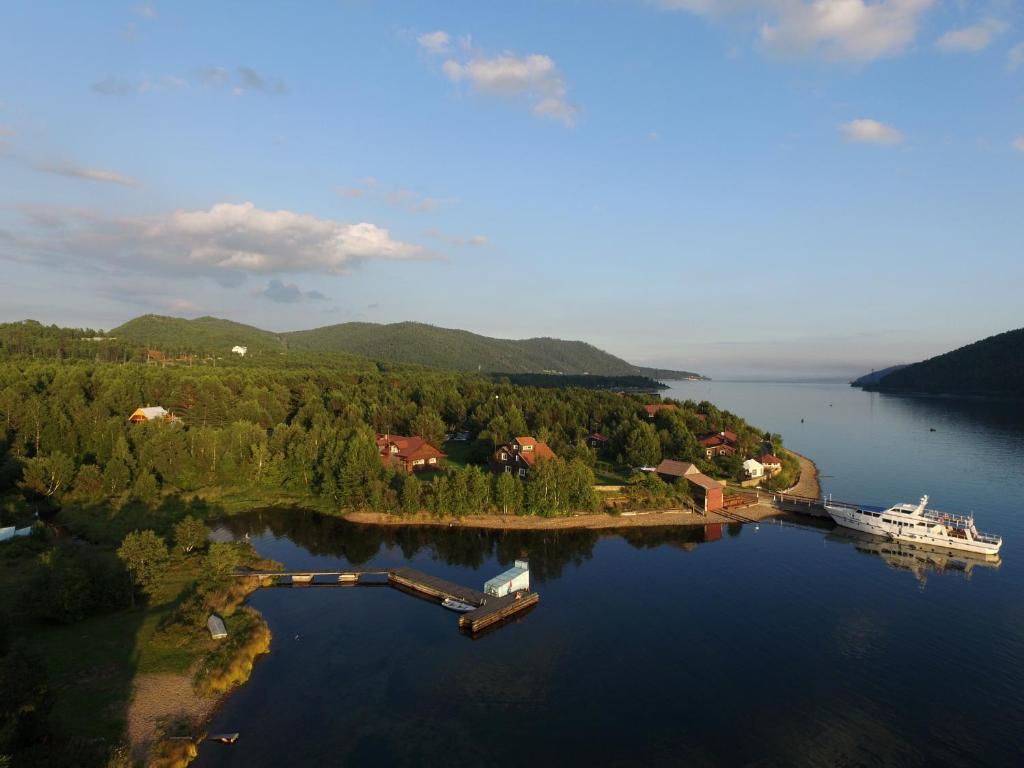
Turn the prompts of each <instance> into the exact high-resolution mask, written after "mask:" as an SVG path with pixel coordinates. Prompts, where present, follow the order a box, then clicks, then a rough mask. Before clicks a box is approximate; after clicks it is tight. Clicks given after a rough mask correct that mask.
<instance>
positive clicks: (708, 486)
mask: <svg viewBox="0 0 1024 768" xmlns="http://www.w3.org/2000/svg"><path fill="white" fill-rule="evenodd" d="M686 479H687V481H688V482H691V483H693V484H694V485H697V486H700V487H701V488H703V489H704V490H705V491H713V490H716V489H717V490H722V484H721V483H719V482H718V481H717V480H712V479H711V478H710V477H708V476H707V475H704V474H701V473H700V472H697V473H696V474H693V475H687V476H686Z"/></svg>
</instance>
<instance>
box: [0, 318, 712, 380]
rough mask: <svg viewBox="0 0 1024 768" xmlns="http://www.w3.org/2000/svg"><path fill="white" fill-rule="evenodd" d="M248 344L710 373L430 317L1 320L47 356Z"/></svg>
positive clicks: (203, 353) (288, 354) (254, 355)
mask: <svg viewBox="0 0 1024 768" xmlns="http://www.w3.org/2000/svg"><path fill="white" fill-rule="evenodd" d="M236 346H241V347H246V348H247V353H246V358H245V359H246V360H247V361H249V360H253V359H256V360H258V361H260V362H263V363H270V362H272V361H274V360H278V361H290V362H300V361H302V362H311V361H312V360H313V359H314V358H316V357H318V356H323V355H329V356H332V357H333V358H350V357H351V356H359V357H360V358H363V359H364V360H366V359H369V360H375V361H380V362H383V363H392V364H415V365H424V366H429V367H432V368H441V369H445V370H453V371H474V372H475V371H479V372H482V373H508V374H522V373H563V374H570V375H580V374H593V375H596V376H647V377H652V378H659V379H683V378H702V377H701V376H700V374H696V373H690V372H687V371H672V370H663V369H657V370H655V369H651V368H642V367H640V366H636V365H633V364H632V363H629V362H626V361H625V360H623V359H621V358H619V357H615V356H614V355H611V354H609V353H607V352H604V351H603V350H600V349H598V348H597V347H595V346H593V345H591V344H587V343H586V342H583V341H564V340H562V339H553V338H537V339H522V340H512V339H495V338H490V337H487V336H481V335H479V334H476V333H471V332H469V331H461V330H456V329H451V328H438V327H436V326H433V325H426V324H424V323H411V322H404V323H392V324H388V325H379V324H376V323H342V324H340V325H331V326H327V327H324V328H315V329H312V330H308V331H291V332H287V333H273V332H271V331H265V330H262V329H260V328H256V327H254V326H251V325H244V324H242V323H236V322H234V321H231V320H223V319H220V318H216V317H198V318H196V319H194V320H186V319H184V318H180V317H164V316H161V315H142V316H141V317H137V318H135V319H134V320H129V321H128V322H127V323H125V324H124V325H121V326H118V327H117V328H113V329H111V330H110V331H107V332H106V333H103V332H101V331H92V330H83V329H63V328H57V327H56V326H42V325H40V324H39V323H36V322H34V321H26V322H24V323H8V324H2V325H0V352H2V351H5V350H6V351H8V352H13V353H15V354H27V355H31V356H43V357H84V358H86V359H91V358H93V357H95V358H96V359H104V360H106V359H110V360H113V359H121V358H125V359H137V358H141V359H143V360H144V359H146V357H147V355H148V354H149V353H150V352H155V353H158V354H159V355H161V357H159V358H157V359H166V360H178V359H181V358H182V356H198V357H199V358H203V359H211V360H212V359H221V360H224V359H230V360H236V359H237V358H236V357H235V356H234V355H231V349H232V348H233V347H236Z"/></svg>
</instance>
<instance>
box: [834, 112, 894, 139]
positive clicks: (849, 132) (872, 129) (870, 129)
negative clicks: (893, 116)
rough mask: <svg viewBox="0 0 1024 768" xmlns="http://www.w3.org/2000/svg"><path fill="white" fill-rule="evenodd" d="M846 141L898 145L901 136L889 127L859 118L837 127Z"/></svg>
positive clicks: (875, 121)
mask: <svg viewBox="0 0 1024 768" xmlns="http://www.w3.org/2000/svg"><path fill="white" fill-rule="evenodd" d="M839 130H841V131H842V132H843V134H844V135H845V136H846V140H847V141H852V142H856V143H858V144H899V143H900V142H901V141H903V134H902V133H901V132H900V131H898V130H897V129H895V128H893V127H892V126H891V125H886V124H885V123H880V122H878V121H877V120H870V119H868V118H861V119H859V120H852V121H850V122H849V123H844V124H843V125H841V126H839Z"/></svg>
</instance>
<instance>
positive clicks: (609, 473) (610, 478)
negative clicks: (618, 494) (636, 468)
mask: <svg viewBox="0 0 1024 768" xmlns="http://www.w3.org/2000/svg"><path fill="white" fill-rule="evenodd" d="M627 480H629V470H628V469H625V468H617V467H615V465H613V464H611V463H609V462H607V461H599V462H597V464H596V465H595V466H594V482H595V483H596V484H597V485H623V484H624V483H625V482H626V481H627Z"/></svg>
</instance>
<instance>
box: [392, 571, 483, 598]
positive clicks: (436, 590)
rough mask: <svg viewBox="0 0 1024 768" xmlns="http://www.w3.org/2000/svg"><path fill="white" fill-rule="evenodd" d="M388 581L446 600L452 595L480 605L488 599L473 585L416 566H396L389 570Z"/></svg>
mask: <svg viewBox="0 0 1024 768" xmlns="http://www.w3.org/2000/svg"><path fill="white" fill-rule="evenodd" d="M388 581H389V582H391V584H392V585H394V586H398V587H404V588H405V589H409V590H412V591H413V592H416V593H417V594H420V595H426V596H427V597H431V598H435V599H437V600H439V601H440V600H444V599H445V598H446V597H450V598H452V599H454V600H460V601H462V602H463V603H469V604H470V605H476V606H480V605H483V603H484V601H485V600H486V599H487V595H485V594H484V593H483V592H480V591H479V590H476V589H473V588H471V587H464V586H462V585H461V584H456V583H455V582H452V581H447V580H446V579H441V578H438V577H437V576H431V575H430V574H429V573H423V571H417V570H416V569H415V568H396V569H395V570H393V571H389V572H388Z"/></svg>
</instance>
